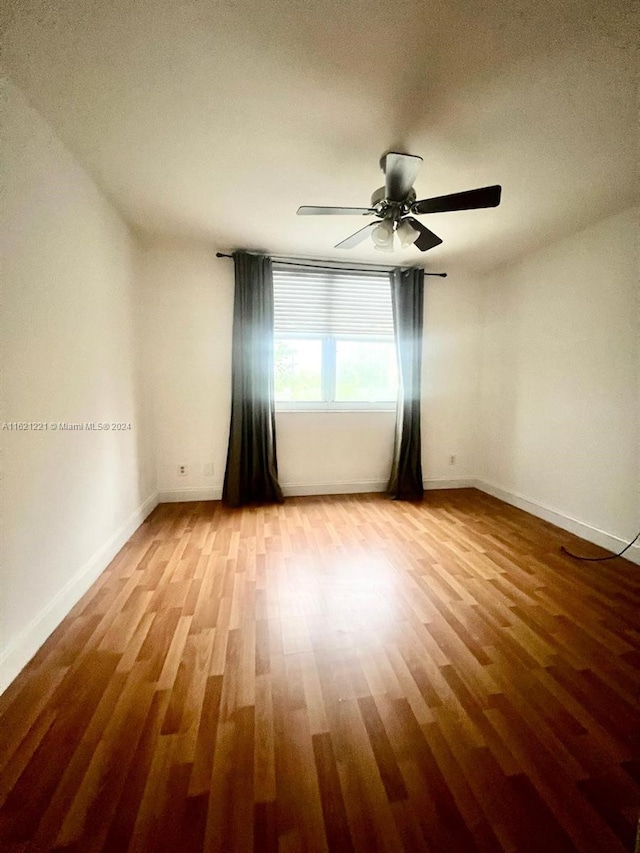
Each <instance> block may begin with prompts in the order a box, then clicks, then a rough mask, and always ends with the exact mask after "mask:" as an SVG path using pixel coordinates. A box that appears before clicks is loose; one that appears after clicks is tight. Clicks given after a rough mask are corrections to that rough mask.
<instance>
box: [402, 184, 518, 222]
mask: <svg viewBox="0 0 640 853" xmlns="http://www.w3.org/2000/svg"><path fill="white" fill-rule="evenodd" d="M501 192H502V187H501V186H499V185H498V184H496V185H495V186H493V187H481V188H480V189H478V190H467V191H466V192H463V193H451V195H440V196H438V197H437V198H423V199H422V200H421V201H416V202H414V203H413V204H412V205H411V213H417V214H418V215H419V214H421V213H447V212H448V211H450V210H475V209H476V208H479V207H497V206H498V205H499V204H500V193H501Z"/></svg>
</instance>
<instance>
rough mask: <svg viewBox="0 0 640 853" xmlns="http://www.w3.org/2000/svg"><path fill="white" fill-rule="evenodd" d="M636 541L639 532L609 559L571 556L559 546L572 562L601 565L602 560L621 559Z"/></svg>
mask: <svg viewBox="0 0 640 853" xmlns="http://www.w3.org/2000/svg"><path fill="white" fill-rule="evenodd" d="M638 539H640V532H639V533H638V535H637V536H636V538H635V539H632V540H631V542H629V544H628V545H625V547H624V548H623V549H622V551H618V553H617V554H611V556H610V557H580V556H578V554H572V553H571V551H567V549H566V548H565V547H564V545H561V546H560V550H561V551H562V552H563V554H567V555H568V556H569V557H573V559H574V560H584V561H585V562H588V563H601V562H603V560H615V558H616V557H621V556H622V555H623V554H624V552H625V551H628V550H629V548H631V546H632V545H633V543H634V542H636V541H637V540H638Z"/></svg>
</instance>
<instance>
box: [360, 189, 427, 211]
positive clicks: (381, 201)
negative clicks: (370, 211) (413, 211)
mask: <svg viewBox="0 0 640 853" xmlns="http://www.w3.org/2000/svg"><path fill="white" fill-rule="evenodd" d="M415 200H416V191H415V190H414V189H412V190H410V192H409V194H408V195H407V197H406V199H405V200H404V201H402V202H396V201H388V199H387V190H386V187H378V189H377V190H374V192H373V193H372V195H371V207H376V208H377V209H378V215H382V216H385V215H386V214H387V213H389V212H390V211H391V210H392V209H393V210H394V213H395V212H396V210H397V213H398V215H402V214H404V213H408V212H409V208H410V207H411V205H412V204H413V202H414V201H415Z"/></svg>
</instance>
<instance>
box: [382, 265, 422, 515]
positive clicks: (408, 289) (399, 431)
mask: <svg viewBox="0 0 640 853" xmlns="http://www.w3.org/2000/svg"><path fill="white" fill-rule="evenodd" d="M389 277H390V279H391V302H392V305H393V325H394V330H395V336H396V350H397V354H398V379H399V382H398V409H397V414H396V437H395V443H394V448H393V463H392V466H391V477H390V479H389V485H388V486H387V494H388V495H389V497H392V498H395V499H396V500H405V501H411V500H421V499H422V497H423V495H424V489H423V486H422V444H421V437H420V383H421V376H422V320H423V311H424V308H423V306H424V270H422V269H394V270H392V271H391V273H390V274H389Z"/></svg>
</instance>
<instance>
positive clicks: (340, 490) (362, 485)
mask: <svg viewBox="0 0 640 853" xmlns="http://www.w3.org/2000/svg"><path fill="white" fill-rule="evenodd" d="M387 483H388V480H341V481H338V482H335V481H334V482H332V483H280V487H281V488H282V494H283V495H284V496H285V497H286V498H297V497H311V496H315V495H357V494H367V493H369V492H384V491H385V490H386V488H387ZM475 483H476V481H475V480H473V479H469V478H459V479H454V480H425V481H424V487H425V489H468V488H471V487H473V486H475ZM221 497H222V490H221V489H202V488H198V487H187V488H184V489H167V490H166V491H161V492H160V493H159V494H158V503H181V502H183V501H219V500H220V499H221Z"/></svg>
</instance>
